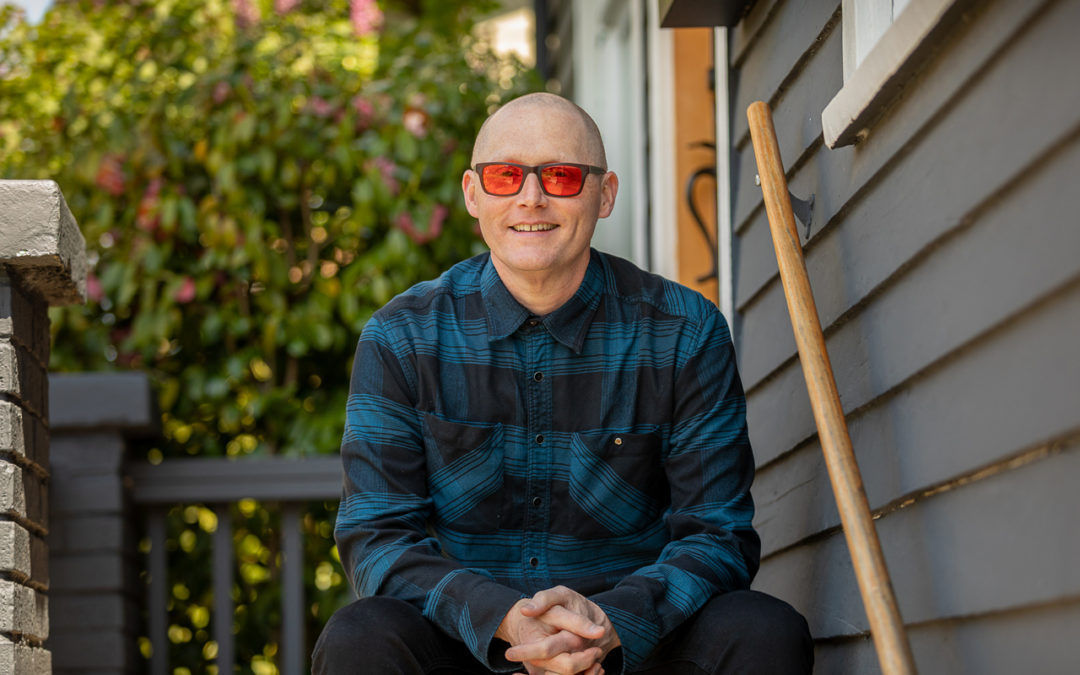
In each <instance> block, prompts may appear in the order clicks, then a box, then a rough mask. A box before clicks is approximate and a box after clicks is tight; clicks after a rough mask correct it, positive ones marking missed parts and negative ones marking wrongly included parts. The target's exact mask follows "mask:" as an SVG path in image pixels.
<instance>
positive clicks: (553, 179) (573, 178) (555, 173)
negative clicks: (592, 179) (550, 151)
mask: <svg viewBox="0 0 1080 675" xmlns="http://www.w3.org/2000/svg"><path fill="white" fill-rule="evenodd" d="M540 174H541V175H540V180H542V181H543V182H544V190H546V191H547V193H548V194H549V195H554V196H556V197H561V196H563V195H573V194H577V193H578V192H580V191H581V181H582V173H581V169H579V168H578V167H576V166H571V165H569V164H556V165H555V166H545V167H544V168H543V170H542V171H541V172H540Z"/></svg>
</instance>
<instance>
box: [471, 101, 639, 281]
mask: <svg viewBox="0 0 1080 675" xmlns="http://www.w3.org/2000/svg"><path fill="white" fill-rule="evenodd" d="M592 147H593V145H592V144H590V143H589V138H588V136H587V134H586V131H585V128H584V124H583V123H582V121H581V120H580V118H578V117H577V115H575V114H574V113H572V112H570V111H563V110H559V109H557V108H556V109H552V108H535V107H526V108H524V109H522V110H516V109H515V110H504V111H503V112H502V113H501V114H499V115H498V116H497V117H496V118H494V119H492V120H491V121H490V122H489V123H488V128H487V129H485V134H484V142H483V143H482V146H478V147H477V155H476V157H475V159H476V162H477V163H480V162H498V161H505V162H514V163H517V164H526V165H530V166H534V165H538V164H545V163H549V162H573V163H580V164H596V163H597V158H596V157H595V152H593V151H591V150H590V148H592ZM462 189H463V190H464V192H465V204H466V206H467V207H468V209H469V213H470V214H471V215H472V216H473V217H474V218H476V219H477V220H478V221H479V222H480V231H481V233H482V234H483V237H484V241H485V242H487V245H488V247H489V248H490V249H491V255H492V259H493V261H494V263H495V266H496V269H497V270H498V271H499V273H500V275H506V274H513V275H518V276H519V277H520V278H525V277H531V278H534V279H544V278H557V277H559V276H560V275H567V277H568V278H572V277H574V276H575V275H576V274H578V273H580V274H584V270H585V268H586V267H587V266H588V261H589V244H590V242H591V240H592V235H593V230H594V229H595V228H596V220H597V218H606V217H607V216H608V214H610V213H611V209H612V207H613V206H614V204H615V193H616V191H617V190H618V179H617V178H616V177H615V174H613V173H610V172H608V173H607V174H605V175H603V176H600V175H590V176H588V177H587V178H586V179H585V186H584V188H583V189H582V191H581V194H579V195H577V196H576V197H551V196H549V195H547V194H545V193H544V191H543V190H541V189H540V182H539V178H538V177H537V176H536V174H528V175H526V177H525V183H524V185H523V186H522V188H521V192H519V193H518V194H516V195H512V196H508V197H499V196H494V195H489V194H487V193H486V192H484V190H483V188H482V187H481V186H480V178H479V176H477V174H476V173H475V172H474V171H471V170H470V171H466V172H465V176H464V178H463V179H462Z"/></svg>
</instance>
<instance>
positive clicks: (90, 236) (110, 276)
mask: <svg viewBox="0 0 1080 675" xmlns="http://www.w3.org/2000/svg"><path fill="white" fill-rule="evenodd" d="M497 4H498V3H497V2H466V1H464V0H461V1H447V0H396V1H394V0H382V1H381V2H378V3H377V2H375V0H351V1H350V0H231V1H230V0H127V1H120V0H114V1H108V0H96V1H91V0H69V1H63V0H58V1H57V2H56V4H55V5H54V6H53V7H52V8H51V9H50V10H49V11H48V13H46V14H45V16H44V18H43V20H42V21H41V22H40V23H39V24H38V25H33V26H31V25H28V24H27V23H26V22H25V21H23V20H22V17H21V14H20V12H19V11H18V10H16V9H14V8H12V7H4V8H3V9H0V176H2V177H4V178H22V179H26V178H48V179H52V180H55V181H57V182H58V183H59V184H60V187H61V189H62V191H63V193H64V195H65V197H66V199H67V201H68V203H69V205H70V207H71V211H72V213H73V214H74V215H75V218H76V220H77V222H78V223H79V225H80V228H81V230H82V232H83V234H84V235H85V237H86V241H87V248H88V253H89V257H90V261H91V263H92V273H91V276H90V278H89V279H88V294H89V301H88V303H87V304H86V305H85V306H82V307H74V308H61V309H54V310H53V311H52V312H51V314H50V316H51V320H52V334H53V351H52V363H51V367H52V369H54V370H63V371H91V370H93V371H100V370H109V369H142V370H145V371H147V372H148V373H150V375H151V377H152V378H153V381H154V382H155V385H156V391H157V392H158V397H159V400H158V404H159V407H160V411H161V417H162V430H163V436H164V437H163V438H162V439H161V440H160V442H157V443H153V444H150V445H148V446H147V448H145V454H146V458H147V459H149V460H150V461H153V462H159V461H163V460H165V461H167V458H169V457H174V456H242V455H289V456H298V455H307V454H315V453H334V452H336V451H337V449H338V446H339V443H340V437H341V431H342V427H343V422H344V411H345V400H346V396H347V393H348V381H349V372H350V368H351V359H352V355H353V350H354V347H355V341H356V339H357V337H358V336H359V333H360V330H361V328H362V327H363V325H364V322H365V321H366V320H367V318H368V317H370V316H371V314H372V312H373V311H374V310H376V309H377V308H378V307H380V306H382V305H383V304H384V303H385V302H386V301H387V300H389V299H390V298H391V297H392V296H393V295H395V294H396V293H399V292H401V291H403V290H405V289H406V288H407V287H409V286H410V285H412V284H413V283H415V282H417V281H419V280H422V279H427V278H431V277H434V276H436V275H437V274H438V273H439V272H441V271H442V270H444V269H445V268H447V267H449V266H450V265H451V264H453V263H454V262H456V261H458V260H461V259H463V258H465V257H468V256H470V255H473V254H475V253H477V252H479V251H480V250H483V248H482V247H483V245H482V243H481V241H480V240H479V238H478V235H477V231H476V229H475V224H474V222H473V221H472V219H471V218H470V217H469V216H468V214H467V213H466V211H465V209H464V205H463V203H462V200H461V197H460V180H461V174H462V172H463V171H464V170H465V168H466V167H467V166H468V162H469V154H470V152H471V142H472V139H473V138H474V136H475V134H476V131H477V129H478V128H479V125H480V123H481V122H482V121H483V119H484V117H486V115H487V114H488V112H489V111H490V110H491V109H493V108H494V107H495V106H497V105H498V104H499V103H501V102H503V101H505V100H507V99H509V98H512V97H514V96H517V95H520V94H521V93H524V92H526V91H531V90H536V89H538V88H539V86H540V84H539V80H538V79H537V78H536V77H535V76H534V75H533V74H531V73H530V72H529V71H527V69H525V68H524V67H523V66H522V64H520V63H518V62H516V61H514V60H507V59H500V58H497V57H496V56H495V55H494V54H492V53H491V51H490V50H489V49H488V48H487V47H486V46H485V45H484V44H483V43H482V42H480V41H478V40H476V39H474V38H473V37H471V33H470V30H471V28H472V26H473V23H474V21H475V20H476V18H477V17H478V16H481V15H482V14H483V13H484V12H486V11H490V10H492V9H494V6H496V5H497ZM335 508H336V504H317V505H312V509H311V511H310V512H309V513H308V515H307V516H306V517H305V519H304V527H305V534H306V537H305V541H306V552H307V556H308V560H307V564H306V572H305V575H306V576H305V581H306V585H307V594H308V595H307V598H308V601H309V603H310V606H311V612H310V616H309V622H308V623H309V626H308V638H307V644H308V645H309V647H310V646H311V645H312V644H314V640H315V637H316V636H317V635H318V631H319V630H320V628H321V626H322V624H323V622H324V621H325V619H326V618H327V617H328V616H329V615H330V613H332V611H333V610H334V609H335V608H336V607H338V606H340V605H341V604H342V603H344V602H346V601H347V600H348V599H349V597H351V591H349V590H348V588H347V584H346V583H345V581H344V580H343V576H342V573H341V569H340V564H339V562H338V561H337V557H336V552H335V551H334V550H333V542H332V539H331V530H332V518H333V512H334V510H335ZM234 514H235V517H236V521H237V522H236V528H235V543H236V555H237V582H236V586H235V587H234V588H233V589H232V592H233V595H234V598H235V600H236V603H237V613H236V616H235V619H234V630H235V631H236V633H237V636H238V638H237V647H236V649H237V661H238V663H239V664H242V666H241V667H240V671H241V672H245V673H247V672H255V673H259V674H260V675H263V674H264V673H273V672H276V668H275V666H274V665H273V664H274V657H275V654H276V652H277V640H278V636H277V634H276V632H275V625H276V622H277V621H278V620H279V617H280V611H279V609H278V608H279V605H280V594H279V591H278V590H277V587H276V586H275V584H274V581H275V579H276V574H277V566H278V563H279V554H278V551H279V542H278V535H279V532H278V531H277V527H278V522H279V516H278V515H277V514H276V513H274V512H273V510H272V509H268V508H267V507H266V506H265V505H262V504H256V503H254V502H241V503H240V504H238V505H236V507H235V508H234ZM215 527H216V519H215V518H214V514H213V512H212V511H210V510H208V509H206V508H204V507H202V506H199V505H182V506H178V507H177V508H176V509H174V510H173V512H172V514H171V517H170V521H169V542H168V550H169V555H170V567H171V569H173V570H181V571H180V572H171V573H170V574H171V575H172V576H173V578H176V579H182V581H179V580H178V581H176V582H175V583H173V586H172V593H171V599H170V629H169V635H170V640H171V641H172V642H173V643H174V644H173V647H172V649H171V653H172V665H173V667H174V672H178V673H183V672H214V668H213V666H208V665H206V664H207V663H208V661H209V660H211V659H212V657H213V655H214V653H215V645H214V644H213V643H212V642H211V640H210V637H209V631H208V623H209V608H210V607H211V605H212V600H211V599H212V596H211V592H212V591H211V589H210V587H209V571H208V570H209V567H210V565H209V562H208V561H209V557H208V556H209V541H210V537H209V533H210V532H212V531H213V530H214V529H215ZM144 547H145V543H144ZM142 646H143V651H144V653H146V652H147V650H148V645H147V644H146V643H145V641H144V643H143V645H142Z"/></svg>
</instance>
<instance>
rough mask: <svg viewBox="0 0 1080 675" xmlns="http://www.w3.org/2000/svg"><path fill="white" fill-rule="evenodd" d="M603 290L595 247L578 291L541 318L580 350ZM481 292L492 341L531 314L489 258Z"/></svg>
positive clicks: (561, 338)
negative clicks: (512, 292) (516, 297)
mask: <svg viewBox="0 0 1080 675" xmlns="http://www.w3.org/2000/svg"><path fill="white" fill-rule="evenodd" d="M603 290H604V270H603V264H602V263H601V261H600V255H599V254H598V253H597V252H596V251H595V250H590V256H589V267H588V268H587V269H586V270H585V278H584V279H582V280H581V286H579V287H578V289H577V292H575V293H574V295H573V296H572V297H571V298H570V299H569V300H567V301H566V302H565V303H563V304H562V306H561V307H559V308H558V309H556V310H555V311H554V312H552V313H550V314H548V315H547V316H544V317H538V318H539V319H540V321H541V322H542V323H543V324H544V327H545V328H547V330H548V332H549V333H551V335H552V337H554V338H555V339H556V340H558V341H559V342H561V343H562V344H563V345H565V346H566V347H567V348H569V349H570V350H571V351H573V352H574V353H580V352H581V348H582V346H583V345H584V344H585V334H586V333H587V332H588V330H589V326H590V325H591V324H592V319H593V317H594V316H595V315H596V310H597V308H598V307H599V306H600V296H601V295H602V293H603ZM480 293H481V294H482V296H483V298H484V308H485V309H486V310H487V317H488V340H489V341H495V340H501V339H503V338H506V337H509V336H510V335H512V334H513V333H515V332H516V331H517V330H518V328H520V327H521V324H523V323H524V322H525V321H526V320H527V319H529V317H530V316H532V315H531V313H530V312H529V310H527V309H526V308H525V307H523V306H522V305H521V303H519V302H518V301H517V300H515V299H514V296H513V295H511V294H510V291H509V290H507V288H506V285H505V284H503V282H502V279H500V278H499V273H498V272H496V271H495V265H493V264H492V262H491V259H490V257H489V258H488V261H487V264H486V265H484V269H483V270H482V271H481V272H480Z"/></svg>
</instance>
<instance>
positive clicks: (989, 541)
mask: <svg viewBox="0 0 1080 675" xmlns="http://www.w3.org/2000/svg"><path fill="white" fill-rule="evenodd" d="M965 4H966V8H965V14H964V17H963V19H962V20H961V21H960V22H959V23H958V24H957V25H956V26H955V27H954V28H953V29H952V30H951V31H950V32H949V34H948V36H947V37H946V39H945V40H943V41H942V43H941V44H940V45H938V47H937V51H936V52H935V53H934V55H933V56H932V58H931V59H930V60H929V61H928V62H927V63H926V64H925V65H924V67H923V68H922V69H921V70H920V71H919V72H918V73H917V74H916V75H915V76H914V77H913V78H912V80H911V81H910V82H908V83H907V85H906V86H905V87H904V89H903V91H902V93H901V95H900V96H899V97H898V98H897V99H896V100H895V101H893V102H892V103H891V104H890V105H889V106H888V108H887V109H885V110H883V111H882V115H881V117H880V119H879V120H878V121H877V122H876V123H875V124H874V125H873V126H872V127H871V128H870V133H869V135H868V136H867V138H865V139H864V140H863V141H862V142H860V143H859V144H858V145H857V146H854V147H847V148H839V149H836V150H830V149H829V148H827V147H826V146H825V145H824V144H823V141H822V133H821V111H822V110H823V109H824V108H825V106H826V105H827V104H828V102H829V100H830V99H831V98H832V97H833V95H834V94H835V93H836V92H837V91H838V90H839V89H840V87H841V86H842V84H843V63H842V42H843V39H842V34H841V30H842V29H841V24H842V22H841V15H840V2H839V1H838V0H837V1H834V2H830V1H826V0H817V1H815V0H806V1H803V2H800V1H798V0H759V2H757V3H756V4H755V5H754V6H753V7H752V9H751V11H750V13H749V14H748V15H747V16H746V17H745V18H744V19H743V21H742V22H741V23H740V24H739V25H738V26H737V27H736V28H735V29H733V31H732V34H731V40H730V44H731V47H730V50H731V51H730V66H731V82H732V85H731V87H732V88H731V92H730V94H731V97H730V98H731V105H732V139H733V143H734V148H733V150H732V164H733V166H732V174H733V177H732V185H731V193H732V212H733V223H734V251H735V260H734V267H733V270H734V276H735V304H736V316H734V317H732V319H733V322H732V323H733V328H734V331H733V332H734V335H735V339H736V344H737V348H738V353H739V365H740V371H741V374H742V377H743V382H744V385H745V387H746V391H747V402H748V417H749V422H750V433H751V439H752V441H753V443H754V452H755V456H756V458H757V462H758V466H759V469H758V477H757V480H756V482H755V486H754V496H755V500H756V502H757V507H758V512H757V517H756V520H755V522H756V525H757V527H758V528H759V531H760V532H761V535H762V539H763V561H762V569H761V572H760V573H759V575H758V578H757V580H756V581H755V587H756V588H760V589H762V590H766V591H769V592H772V593H775V594H777V595H779V596H780V597H782V598H784V599H786V600H788V601H789V602H791V603H792V604H794V605H795V606H796V607H797V608H798V609H799V610H800V611H802V612H803V613H804V614H805V615H806V616H807V618H808V620H809V621H810V625H811V630H812V631H813V633H814V635H815V638H816V639H817V640H818V654H817V656H818V670H817V672H819V673H872V672H879V669H878V666H877V662H876V657H875V655H874V651H873V647H872V644H871V643H870V641H869V640H868V639H867V630H868V628H867V623H866V618H865V615H864V612H863V609H862V605H861V601H860V598H859V594H858V589H857V587H856V584H855V581H854V574H853V572H852V569H851V563H850V558H849V556H848V552H847V550H846V547H845V543H844V539H843V535H842V533H841V531H840V527H839V518H838V515H837V512H836V507H835V503H834V500H833V496H832V491H831V488H830V486H829V481H828V476H827V473H826V470H825V466H824V462H823V460H822V458H821V450H820V446H819V445H818V441H817V436H816V429H815V426H814V421H813V417H812V414H811V411H810V406H809V399H808V397H807V394H806V389H805V383H804V381H803V376H802V371H801V368H800V365H799V361H798V356H797V354H796V350H795V342H794V339H793V338H792V334H791V324H790V321H789V318H788V314H787V307H786V303H785V299H784V295H783V289H782V287H781V285H780V281H779V277H778V274H777V266H776V259H775V255H774V253H773V249H772V242H771V239H770V235H769V229H768V222H767V221H766V218H765V213H764V209H763V207H762V202H761V191H760V188H759V187H757V186H756V185H755V181H754V177H755V174H756V173H757V169H756V164H755V159H754V155H753V149H752V147H751V145H750V139H749V135H748V130H747V122H746V108H747V106H748V105H749V104H750V103H751V102H753V101H755V100H765V101H767V102H769V104H770V105H771V106H772V108H773V111H774V119H775V123H776V129H777V135H778V138H779V143H780V150H781V153H782V155H783V157H784V160H785V166H786V169H787V174H788V180H789V181H790V185H791V189H792V191H793V192H794V193H795V194H796V195H798V196H800V197H804V198H805V197H807V196H808V195H810V194H811V193H813V194H814V195H815V205H814V222H813V227H812V229H811V233H810V237H809V239H808V240H805V237H804V240H805V252H806V259H807V268H808V270H809V274H810V279H811V283H812V284H813V287H814V292H815V298H816V301H817V305H818V311H819V315H820V317H821V320H822V325H823V327H824V329H825V334H826V341H827V344H828V348H829V352H830V355H831V358H832V361H833V366H834V370H835V373H836V379H837V385H838V387H839V390H840V396H841V400H842V402H843V404H844V409H845V410H846V411H847V413H848V424H849V426H850V431H851V435H852V440H853V443H854V446H855V450H856V454H857V456H858V460H859V463H860V466H861V468H862V472H863V479H864V482H865V485H866V490H867V495H868V498H869V500H870V504H871V508H873V509H874V510H875V512H876V515H877V516H878V519H877V521H876V522H877V526H878V531H879V534H880V536H881V539H882V544H883V546H884V549H885V553H886V558H887V560H888V563H889V566H890V572H891V573H892V577H893V582H894V585H895V588H896V592H897V596H898V600H899V603H900V609H901V612H902V614H903V616H904V619H905V622H906V623H908V624H909V630H910V636H911V641H912V645H913V648H914V650H915V656H916V661H917V663H918V665H919V669H920V672H921V673H924V674H925V673H978V674H980V675H981V674H983V673H989V674H993V673H1013V672H1018V671H1020V672H1038V673H1067V672H1068V673H1072V672H1075V658H1074V656H1073V654H1072V651H1073V650H1072V649H1071V647H1072V643H1073V642H1074V641H1075V639H1076V637H1077V636H1078V635H1080V521H1078V519H1077V514H1080V489H1078V486H1080V349H1078V346H1080V216H1078V215H1077V208H1076V196H1075V195H1076V194H1077V193H1080V65H1078V64H1080V41H1077V40H1076V39H1075V32H1076V29H1077V27H1078V26H1080V0H1054V1H1049V2H1046V1H1043V2H1032V1H1027V0H983V1H970V2H966V3H965ZM799 228H800V231H801V232H803V233H804V235H805V229H804V228H803V226H802V224H799Z"/></svg>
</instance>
